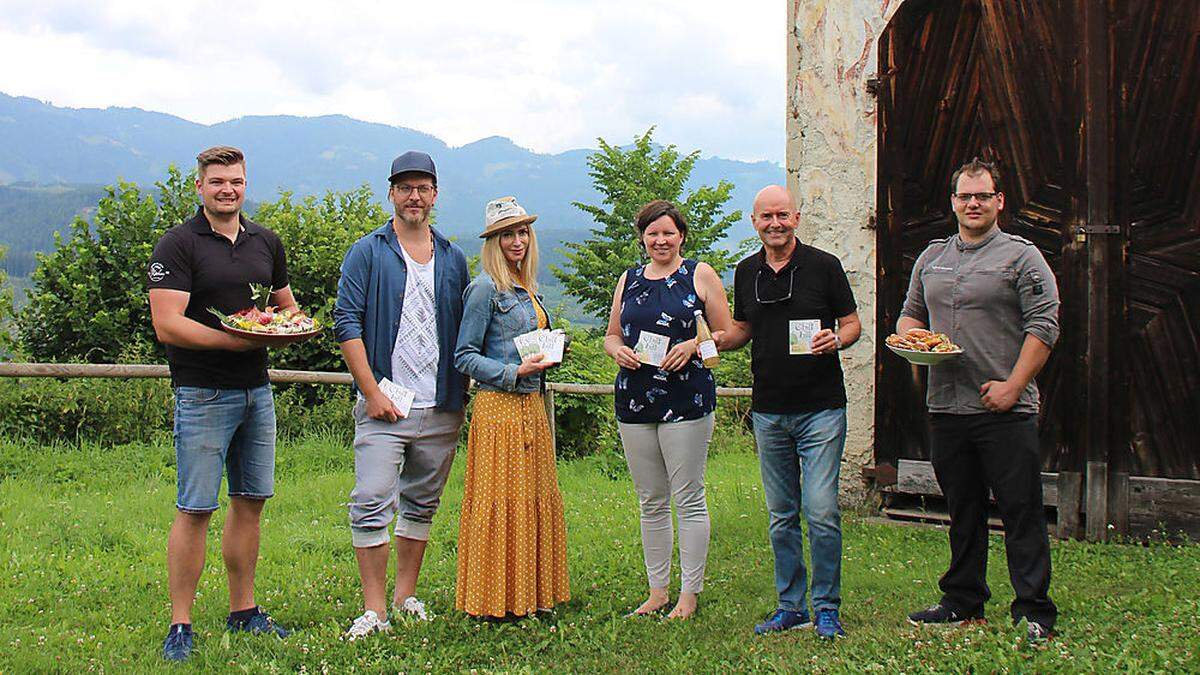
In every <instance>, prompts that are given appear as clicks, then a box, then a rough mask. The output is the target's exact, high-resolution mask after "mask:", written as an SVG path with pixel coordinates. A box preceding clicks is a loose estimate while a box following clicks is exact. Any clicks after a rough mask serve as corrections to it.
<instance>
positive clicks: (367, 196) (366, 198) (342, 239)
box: [253, 185, 387, 401]
mask: <svg viewBox="0 0 1200 675" xmlns="http://www.w3.org/2000/svg"><path fill="white" fill-rule="evenodd" d="M386 218H387V214H386V213H384V211H383V208H382V207H381V206H380V205H379V204H378V202H377V201H376V200H375V195H374V194H373V193H372V192H371V189H370V188H369V187H367V186H365V185H364V186H362V187H360V188H358V189H356V190H351V191H349V192H340V193H339V192H327V193H325V195H324V196H322V197H319V198H318V197H313V196H308V197H305V198H304V199H302V200H301V201H299V202H293V201H292V194H291V193H290V192H284V193H282V194H281V195H280V196H279V199H277V200H275V201H273V202H267V203H264V204H261V205H260V206H259V207H258V209H257V210H256V211H255V212H254V217H253V219H254V221H255V222H257V223H259V224H261V225H263V226H265V227H268V228H270V229H271V230H273V231H274V232H275V233H276V234H278V235H279V238H280V239H281V240H282V241H283V245H284V249H285V250H286V251H287V261H288V276H289V277H291V287H292V292H293V293H295V295H296V300H297V302H299V304H300V307H301V308H302V309H304V310H305V311H306V312H308V313H309V314H310V315H312V316H315V317H317V318H318V319H320V320H321V322H322V323H323V324H324V325H326V326H332V325H333V303H334V300H336V299H337V283H338V278H339V277H340V276H341V266H342V259H343V258H345V256H346V252H347V251H349V250H350V246H351V244H353V243H354V242H355V241H357V240H358V238H359V237H362V236H363V235H364V234H366V233H368V232H370V231H371V230H374V229H375V228H377V227H379V225H380V224H381V223H382V222H383V221H384V220H385V219H386ZM271 364H272V366H273V367H275V368H294V369H297V370H325V371H342V370H345V364H344V363H343V362H342V353H341V350H340V349H339V348H338V345H337V342H336V341H335V340H334V339H333V333H332V331H330V330H327V331H326V332H325V333H324V334H323V335H322V336H321V337H319V338H317V339H314V340H310V341H308V342H304V343H302V344H297V345H291V346H289V347H288V348H287V349H280V350H275V351H272V352H271ZM327 391H328V389H327V388H325V389H319V390H316V391H310V392H309V393H311V394H314V395H315V396H314V399H313V400H314V401H315V400H319V399H320V397H321V396H323V395H324V394H325V392H327Z"/></svg>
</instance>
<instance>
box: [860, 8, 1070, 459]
mask: <svg viewBox="0 0 1200 675" xmlns="http://www.w3.org/2000/svg"><path fill="white" fill-rule="evenodd" d="M1058 5H1060V3H1047V2H1043V1H1042V0H1021V1H1015V0H984V1H980V2H976V1H974V0H968V1H965V2H944V1H937V2H922V1H920V0H909V1H908V2H907V3H905V5H903V6H901V8H900V10H899V11H898V12H897V15H896V16H895V18H894V19H893V20H892V22H891V24H889V26H888V28H887V30H886V31H885V32H884V34H883V35H882V37H881V38H880V48H879V49H880V62H879V78H880V83H879V88H878V90H877V91H878V115H879V160H878V171H879V173H878V176H879V181H878V216H879V218H878V222H879V230H878V256H877V261H878V262H877V264H878V270H877V272H878V285H877V288H878V293H879V302H878V316H877V319H878V321H877V326H878V331H879V335H878V336H876V337H877V340H876V343H877V345H878V347H879V353H878V354H877V355H876V357H877V360H876V408H875V409H876V426H875V430H876V434H875V438H876V462H877V463H889V462H890V463H892V464H893V465H896V462H897V460H900V459H918V460H922V459H927V458H928V446H927V439H926V433H927V431H926V430H927V425H926V418H925V406H924V398H925V391H924V381H923V376H924V371H923V369H922V370H921V371H919V372H918V373H917V375H918V376H919V378H917V379H914V376H913V373H912V372H911V369H910V366H909V365H908V364H907V363H905V362H904V361H902V360H901V359H899V358H897V357H896V356H895V355H893V354H891V353H890V352H888V351H887V350H886V349H884V348H883V338H884V337H885V336H886V335H887V334H888V333H890V332H891V331H892V330H893V329H894V327H895V325H896V320H897V319H898V318H899V313H900V308H901V306H902V305H903V301H904V293H905V290H906V289H907V286H908V279H909V275H910V274H911V272H912V266H913V262H914V261H915V259H916V257H917V255H918V254H920V252H921V251H922V250H923V249H924V248H925V246H926V244H927V243H928V242H929V240H930V239H933V238H936V237H944V236H947V235H949V234H952V233H954V232H955V231H956V226H955V225H954V224H953V214H952V211H951V209H950V186H949V182H948V181H949V178H950V174H951V173H953V171H954V169H955V168H957V167H958V166H959V165H960V164H962V163H963V162H964V161H967V160H969V159H971V158H972V157H974V156H980V157H983V158H986V159H990V160H992V161H995V162H997V163H998V164H999V166H1000V167H1001V170H1002V172H1003V174H1004V182H1005V185H1004V192H1005V196H1006V205H1005V212H1006V213H1007V217H1006V219H1005V220H1006V222H1002V226H1003V228H1004V229H1005V230H1006V231H1009V232H1013V233H1015V234H1019V235H1021V236H1023V237H1026V238H1028V239H1029V240H1031V241H1033V242H1034V243H1035V244H1037V246H1038V248H1039V249H1040V250H1041V251H1042V253H1043V254H1044V255H1045V256H1046V259H1047V261H1048V262H1049V263H1050V266H1051V267H1052V268H1053V269H1054V270H1055V273H1056V275H1057V276H1058V279H1059V284H1060V286H1064V287H1067V288H1070V287H1071V286H1072V285H1074V284H1075V282H1074V279H1073V270H1074V269H1075V265H1074V262H1073V260H1074V257H1075V255H1076V254H1075V249H1074V248H1072V246H1071V245H1072V242H1073V241H1074V239H1073V237H1072V235H1071V234H1070V232H1069V228H1070V226H1071V223H1074V222H1078V221H1079V220H1080V219H1081V217H1082V215H1083V214H1082V211H1081V209H1082V208H1083V200H1082V199H1081V192H1082V190H1083V186H1082V183H1081V181H1080V180H1079V179H1078V178H1077V177H1076V176H1077V171H1076V167H1077V164H1078V162H1077V153H1078V152H1079V148H1078V140H1079V131H1078V117H1079V114H1080V112H1079V110H1080V103H1079V99H1080V96H1081V93H1082V92H1081V87H1080V84H1079V83H1078V82H1076V81H1075V73H1074V72H1073V71H1072V69H1071V66H1070V64H1071V63H1072V50H1073V49H1075V48H1076V47H1077V45H1073V44H1071V43H1070V41H1064V40H1063V39H1062V38H1061V36H1062V34H1063V31H1062V28H1063V27H1064V26H1071V25H1073V24H1074V23H1076V22H1077V21H1078V20H1079V19H1078V17H1077V16H1075V15H1073V14H1072V13H1071V12H1070V11H1068V10H1069V8H1067V7H1063V6H1058ZM1051 83H1054V85H1053V86H1052V85H1051ZM1063 295H1064V298H1063V308H1062V311H1063V316H1064V319H1066V317H1069V316H1072V315H1075V314H1078V313H1079V312H1080V307H1079V306H1078V298H1077V297H1074V296H1072V295H1071V294H1070V293H1064V294H1063ZM1076 325H1077V324H1073V323H1072V322H1070V321H1066V320H1064V321H1063V329H1064V330H1063V333H1062V338H1061V342H1060V343H1059V345H1058V348H1057V349H1055V351H1054V352H1053V355H1052V357H1051V361H1050V363H1049V364H1047V367H1046V368H1045V369H1044V370H1043V372H1042V374H1041V375H1040V376H1039V378H1038V386H1039V387H1040V389H1041V392H1042V398H1043V400H1042V419H1041V438H1042V449H1041V452H1042V464H1043V467H1044V469H1045V470H1047V471H1057V470H1059V469H1070V470H1074V471H1079V470H1081V468H1082V465H1081V463H1080V462H1081V461H1082V457H1080V456H1073V454H1072V449H1073V448H1076V447H1077V444H1075V443H1074V442H1073V440H1074V439H1075V438H1077V437H1078V435H1079V433H1080V431H1079V429H1077V428H1075V427H1076V426H1077V425H1078V424H1079V422H1078V419H1077V417H1078V416H1076V415H1074V414H1072V412H1073V411H1072V410H1071V409H1072V405H1073V402H1074V401H1077V400H1079V398H1080V396H1081V395H1082V392H1081V390H1080V384H1079V382H1080V379H1079V377H1078V373H1079V367H1080V363H1081V359H1080V358H1079V357H1078V355H1079V352H1080V346H1079V344H1078V340H1079V331H1077V330H1075V326H1076ZM1064 464H1065V466H1064Z"/></svg>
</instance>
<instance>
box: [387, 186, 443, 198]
mask: <svg viewBox="0 0 1200 675" xmlns="http://www.w3.org/2000/svg"><path fill="white" fill-rule="evenodd" d="M392 189H393V190H395V191H396V193H397V194H399V195H400V196H401V197H407V196H408V195H411V194H412V193H414V192H416V193H417V194H419V195H421V196H422V197H428V196H429V195H431V194H433V191H434V190H436V189H437V188H435V187H434V186H432V185H404V184H403V183H397V184H395V185H393V186H392Z"/></svg>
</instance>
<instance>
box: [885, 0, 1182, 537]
mask: <svg viewBox="0 0 1200 675" xmlns="http://www.w3.org/2000/svg"><path fill="white" fill-rule="evenodd" d="M1179 7H1180V6H1179V4H1178V3H1175V2H1172V1H1171V0H1127V1H1123V2H1116V3H1113V2H1106V1H1105V0H1060V1H1045V0H908V2H906V3H905V4H904V5H902V6H901V8H900V10H898V11H897V14H896V16H895V17H894V19H893V20H892V22H891V23H890V24H889V26H888V28H887V29H886V31H885V32H884V33H883V35H882V36H881V37H880V52H879V54H880V58H879V82H878V86H877V89H876V91H877V95H878V103H879V105H878V115H879V117H878V122H879V162H878V171H879V174H878V194H877V211H878V216H879V218H878V222H879V231H878V239H877V243H878V259H877V260H878V262H877V264H878V270H877V271H878V293H879V303H878V308H879V309H878V315H877V320H878V323H877V326H878V335H877V336H876V338H877V344H878V345H879V350H880V351H879V353H878V354H877V367H876V436H875V443H876V447H875V454H876V463H877V465H878V464H892V465H893V466H897V465H902V464H903V462H904V460H910V462H911V461H920V460H925V459H927V458H928V450H927V448H928V446H927V439H926V429H927V425H926V419H925V412H924V406H923V405H922V402H923V400H924V382H923V381H922V376H923V373H918V374H917V376H915V377H914V374H913V373H911V372H910V368H909V366H908V365H907V364H906V363H904V362H903V361H901V360H900V359H897V358H896V357H895V356H894V355H892V354H890V353H889V352H886V350H884V349H883V338H884V337H885V336H886V335H887V333H888V332H890V331H891V330H892V328H893V327H894V326H895V324H896V320H897V318H898V315H899V311H900V307H901V305H902V303H903V297H904V291H905V289H906V288H907V284H908V279H909V275H910V274H911V270H912V265H913V262H914V260H915V258H916V256H917V254H919V253H920V251H921V250H922V249H923V248H924V247H925V245H926V243H927V242H928V241H929V240H930V239H932V238H934V237H941V236H945V235H947V234H950V233H952V232H954V230H955V227H954V225H953V222H952V220H951V212H950V208H949V200H948V193H949V192H950V188H949V185H948V184H947V180H948V177H949V175H950V174H951V173H952V172H953V170H954V168H955V167H957V166H958V165H959V164H960V163H962V162H963V161H966V160H968V159H970V158H971V157H972V156H976V155H978V156H981V157H985V158H988V159H991V160H993V161H995V162H997V163H998V164H999V165H1000V167H1001V169H1002V170H1003V171H1004V174H1005V186H1004V191H1005V194H1006V196H1007V202H1006V207H1007V208H1006V217H1005V219H1004V220H1003V221H1002V224H1001V225H1002V227H1003V228H1004V229H1005V230H1007V231H1009V232H1013V233H1016V234H1020V235H1021V236H1024V237H1026V238H1028V239H1030V240H1032V241H1033V242H1034V243H1035V244H1037V246H1038V247H1039V248H1040V249H1041V251H1042V252H1043V254H1044V255H1045V256H1046V258H1047V260H1048V261H1049V262H1050V265H1051V267H1052V268H1053V269H1054V271H1055V274H1056V276H1057V278H1058V283H1059V288H1060V291H1061V294H1062V299H1063V304H1062V312H1061V323H1062V328H1063V331H1062V338H1061V341H1060V342H1059V344H1058V346H1057V347H1056V349H1055V351H1054V353H1053V355H1052V357H1051V361H1050V363H1048V364H1047V367H1046V368H1045V369H1044V371H1043V372H1042V374H1041V375H1040V376H1039V378H1038V384H1039V387H1040V388H1041V391H1042V416H1041V420H1040V421H1041V426H1040V434H1041V455H1042V465H1043V470H1044V471H1047V472H1053V473H1057V474H1058V480H1057V484H1056V485H1048V494H1052V495H1053V497H1054V499H1055V500H1057V501H1059V502H1060V503H1059V517H1060V533H1066V534H1073V533H1076V532H1078V530H1077V529H1076V528H1075V526H1076V524H1077V521H1078V519H1079V517H1080V511H1083V512H1085V513H1086V514H1087V515H1086V525H1087V533H1088V535H1089V536H1090V537H1093V538H1102V537H1103V536H1104V535H1105V530H1106V524H1113V523H1115V525H1116V529H1117V531H1123V530H1125V528H1126V527H1132V529H1133V530H1134V531H1141V532H1147V531H1149V530H1150V528H1152V527H1154V526H1155V525H1157V524H1160V523H1165V524H1166V525H1167V526H1168V529H1181V530H1185V531H1191V532H1197V531H1200V483H1196V482H1194V481H1195V480H1196V479H1200V87H1197V83H1198V82H1200V13H1198V12H1194V11H1191V12H1180V11H1178V10H1179ZM1064 518H1065V527H1063V525H1064V522H1063V519H1064Z"/></svg>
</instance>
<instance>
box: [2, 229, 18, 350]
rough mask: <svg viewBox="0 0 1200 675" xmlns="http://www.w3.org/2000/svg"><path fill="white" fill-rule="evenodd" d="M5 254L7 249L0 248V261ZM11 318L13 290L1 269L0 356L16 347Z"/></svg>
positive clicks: (6, 275)
mask: <svg viewBox="0 0 1200 675" xmlns="http://www.w3.org/2000/svg"><path fill="white" fill-rule="evenodd" d="M7 253H8V249H7V248H5V247H3V246H0V261H3V260H4V256H5V255H6V254H7ZM12 317H13V289H12V286H10V285H9V283H8V274H7V273H6V272H5V271H4V269H3V268H0V356H3V355H5V354H8V353H10V352H11V351H12V348H13V347H15V346H16V341H15V340H14V339H13V335H12V327H11V325H10V324H11V322H12Z"/></svg>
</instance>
